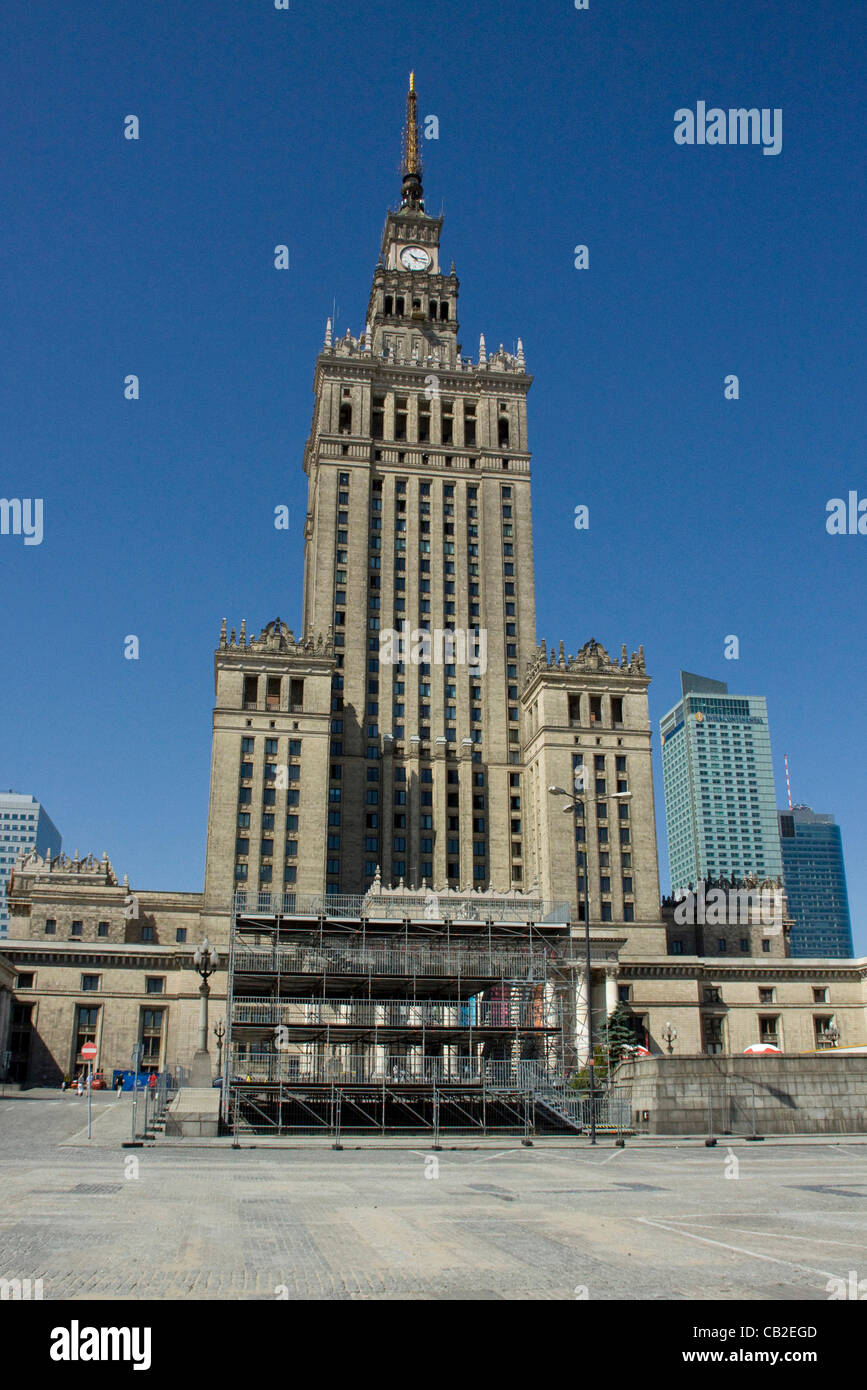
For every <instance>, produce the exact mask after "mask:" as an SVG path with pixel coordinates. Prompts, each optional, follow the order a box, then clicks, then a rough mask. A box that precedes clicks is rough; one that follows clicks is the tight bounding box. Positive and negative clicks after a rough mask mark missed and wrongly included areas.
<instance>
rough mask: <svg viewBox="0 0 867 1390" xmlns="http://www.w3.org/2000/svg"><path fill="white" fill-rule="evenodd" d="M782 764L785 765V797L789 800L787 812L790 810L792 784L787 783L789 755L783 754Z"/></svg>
mask: <svg viewBox="0 0 867 1390" xmlns="http://www.w3.org/2000/svg"><path fill="white" fill-rule="evenodd" d="M783 762H784V763H785V764H786V795H787V796H788V798H789V810H790V811H791V809H792V784H791V782H790V781H789V755H788V753H784V754H783Z"/></svg>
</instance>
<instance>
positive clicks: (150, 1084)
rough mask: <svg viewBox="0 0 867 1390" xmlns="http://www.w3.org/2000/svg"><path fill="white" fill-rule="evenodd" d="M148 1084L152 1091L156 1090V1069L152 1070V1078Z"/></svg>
mask: <svg viewBox="0 0 867 1390" xmlns="http://www.w3.org/2000/svg"><path fill="white" fill-rule="evenodd" d="M148 1086H149V1087H150V1089H151V1090H152V1091H155V1090H156V1087H157V1074H156V1072H155V1071H152V1072H151V1079H150V1081H149V1082H148Z"/></svg>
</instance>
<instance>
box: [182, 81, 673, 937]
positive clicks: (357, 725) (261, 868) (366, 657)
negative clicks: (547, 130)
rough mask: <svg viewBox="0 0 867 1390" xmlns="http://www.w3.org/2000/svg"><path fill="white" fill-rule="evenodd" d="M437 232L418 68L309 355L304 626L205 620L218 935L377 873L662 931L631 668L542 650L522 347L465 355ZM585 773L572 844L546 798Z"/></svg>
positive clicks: (636, 663)
mask: <svg viewBox="0 0 867 1390" xmlns="http://www.w3.org/2000/svg"><path fill="white" fill-rule="evenodd" d="M441 236H442V219H441V218H439V217H433V216H431V215H430V214H429V213H428V212H427V211H426V210H425V202H424V190H423V183H422V162H421V157H420V146H419V132H418V120H417V109H416V93H415V87H414V82H413V81H412V79H411V81H410V90H409V94H408V97H407V110H406V122H405V127H404V135H403V177H402V184H401V191H400V200H399V205H398V206H397V208H396V209H394V210H391V211H389V212H388V214H387V216H386V219H385V227H384V229H383V234H382V243H381V251H380V256H379V262H378V264H377V266H376V268H375V270H374V273H373V282H372V285H371V289H370V295H369V298H368V303H367V311H366V317H365V322H364V329H363V331H362V332H360V333H359V334H358V336H353V334H352V333H351V332H348V331H347V332H346V333H345V334H343V335H339V336H338V335H337V334H336V333H335V328H334V325H333V324H332V323H331V321H330V320H329V321H328V324H327V327H326V332H325V339H324V343H323V346H322V349H321V351H320V353H319V355H318V357H317V359H316V366H315V371H314V380H313V390H314V397H315V400H314V407H313V420H312V425H311V430H310V435H309V439H308V441H307V444H306V447H305V451H304V469H305V472H306V474H307V477H308V503H307V514H306V519H305V543H306V544H305V565H304V598H303V616H302V622H301V630H300V632H299V634H298V636H297V638H296V636H295V634H294V633H292V632H291V631H290V630H289V628H288V627H286V625H285V624H283V623H280V622H279V620H278V621H277V622H276V623H270V624H268V626H267V627H266V628H265V629H263V630H262V632H261V633H260V635H259V636H258V637H257V638H255V639H253V640H250V639H248V637H247V635H246V632H245V627H244V625H243V624H242V626H241V630H240V634H239V636H238V637H236V635H235V632H234V631H232V632H231V633H230V634H229V636H228V637H227V635H226V629H225V624H224V627H223V632H222V634H221V638H220V646H219V648H218V650H217V652H216V690H217V708H216V712H215V716H214V754H213V765H212V782H211V813H210V820H209V829H208V866H207V870H206V881H205V912H206V919H207V926H208V928H209V930H211V931H212V933H213V935H214V936H215V937H219V936H220V935H221V934H222V931H223V926H221V925H219V924H218V923H217V921H216V918H217V917H224V916H225V915H226V914H227V912H228V904H229V903H230V901H231V895H232V888H233V887H235V888H240V889H245V890H247V891H248V892H249V891H250V890H251V889H252V890H253V891H256V892H259V893H275V892H276V893H280V892H283V893H286V892H289V893H293V892H307V893H316V892H319V893H324V894H326V895H329V896H334V895H340V894H353V895H354V894H361V893H364V892H366V890H367V889H368V888H369V887H370V886H371V885H372V884H373V883H374V881H375V880H377V875H378V876H379V880H378V881H380V882H381V883H383V884H392V885H395V886H398V885H399V884H400V883H401V881H403V882H404V883H405V884H406V885H412V886H413V887H414V888H419V889H421V888H422V886H423V885H425V886H427V887H428V888H435V889H437V890H438V891H447V890H453V891H456V890H459V891H460V892H462V893H463V892H466V891H467V890H483V891H484V890H487V889H493V890H495V891H496V892H497V893H507V892H509V891H512V890H526V891H528V892H529V891H533V892H535V893H542V894H543V895H544V896H545V897H546V898H551V899H557V900H558V901H567V900H568V901H569V902H570V903H571V904H572V907H573V912H574V913H575V914H576V915H577V914H578V913H579V911H583V903H584V900H585V893H584V889H585V886H588V885H589V889H590V892H589V902H590V917H591V920H595V921H600V922H604V921H612V922H623V921H627V922H637V923H641V922H645V923H646V922H652V923H656V924H658V923H659V892H658V874H657V865H656V844H655V827H654V815H653V791H652V777H651V767H650V727H649V721H648V713H647V686H648V683H649V678H648V677H647V675H646V673H645V669H644V655H643V652H641V651H639V652H638V653H633V654H632V657H631V658H627V655H626V651H625V648H624V650H623V653H622V657H621V659H620V661H619V662H618V661H617V660H616V659H615V660H611V659H610V658H609V656H608V653H607V652H606V651H605V650H604V648H602V647H601V646H600V645H599V644H598V643H596V642H590V643H588V644H587V645H586V647H585V648H582V650H581V652H580V653H579V654H578V656H577V657H572V656H570V657H568V659H567V658H566V655H565V653H564V651H563V644H562V643H561V644H560V648H561V650H560V656H559V657H555V655H554V652H553V651H551V653H550V657H549V655H548V649H547V648H546V647H545V644H542V645H541V646H537V640H536V612H535V594H534V569H533V537H532V518H531V503H530V451H529V443H528V437H527V394H528V392H529V389H530V386H531V383H532V377H531V376H529V375H528V373H527V368H526V362H525V358H524V350H523V345H522V342H521V339H520V338H518V339H517V341H516V344H515V351H514V352H509V351H507V350H506V349H505V348H504V347H503V346H502V345H501V346H499V347H498V348H497V350H496V351H492V352H489V351H488V348H487V345H486V342H485V338H484V335H482V336H481V337H480V340H479V349H478V355H477V356H476V357H469V356H467V355H466V354H465V353H464V351H463V348H462V344H461V341H460V321H459V304H458V294H459V281H458V277H457V274H456V272H455V266H454V263H452V262H449V268H448V269H446V268H445V267H446V261H445V260H444V258H443V256H442V251H441ZM579 766H585V767H586V768H587V769H591V768H592V771H593V774H594V776H593V781H592V786H588V800H587V805H586V817H585V825H586V827H587V830H586V840H585V839H584V830H583V829H582V827H574V828H573V826H572V823H571V821H570V822H569V824H568V825H567V824H566V821H565V818H564V817H563V816H562V815H555V814H554V812H555V811H559V809H560V806H559V805H555V804H554V802H553V800H551V799H550V798H549V795H548V791H547V784H548V783H549V782H550V783H553V782H564V781H565V784H566V785H567V786H569V787H571V785H572V783H571V781H570V779H571V778H572V777H573V775H574V773H575V771H576V769H577V768H578V767H579ZM627 787H628V790H627ZM615 788H617V790H616V791H615ZM615 795H617V796H618V797H620V798H622V799H621V800H620V801H619V802H618V803H615V802H613V801H612V802H611V805H610V807H609V805H608V803H607V797H609V796H611V797H613V796H615ZM591 796H592V799H591ZM561 804H562V803H561ZM615 822H616V823H615ZM579 836H580V838H579ZM579 904H581V905H582V906H581V908H580V909H579ZM208 914H212V915H211V916H210V917H209V916H208Z"/></svg>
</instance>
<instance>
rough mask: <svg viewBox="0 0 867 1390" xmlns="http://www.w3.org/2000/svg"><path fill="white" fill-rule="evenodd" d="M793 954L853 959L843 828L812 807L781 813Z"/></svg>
mask: <svg viewBox="0 0 867 1390" xmlns="http://www.w3.org/2000/svg"><path fill="white" fill-rule="evenodd" d="M780 847H781V849H782V852H783V882H784V883H785V887H786V896H787V898H788V902H789V914H790V916H791V918H792V921H793V922H794V926H793V927H792V935H791V943H790V950H791V954H792V955H793V956H834V957H838V958H839V957H844V958H845V957H851V956H852V955H853V946H852V923H851V921H850V918H849V897H848V894H847V892H846V869H845V866H844V864H843V842H842V840H841V838H840V827H839V826H838V825H837V824H836V822H835V820H834V817H833V816H826V815H818V814H817V813H816V812H815V811H813V810H811V809H810V807H809V806H793V807H792V809H791V810H790V811H781V812H780Z"/></svg>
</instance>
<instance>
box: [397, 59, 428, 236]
mask: <svg viewBox="0 0 867 1390" xmlns="http://www.w3.org/2000/svg"><path fill="white" fill-rule="evenodd" d="M401 173H402V175H403V183H402V186H401V198H400V205H401V207H402V208H413V209H418V210H420V211H422V212H423V211H424V203H423V202H422V193H423V189H422V186H421V176H422V162H421V156H420V155H419V145H418V98H417V97H416V93H415V73H414V72H411V73H410V75H409V91H408V93H407V97H406V125H405V126H404V129H403V162H402V164H401Z"/></svg>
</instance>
